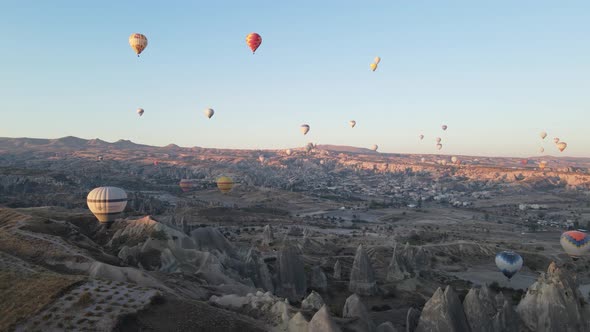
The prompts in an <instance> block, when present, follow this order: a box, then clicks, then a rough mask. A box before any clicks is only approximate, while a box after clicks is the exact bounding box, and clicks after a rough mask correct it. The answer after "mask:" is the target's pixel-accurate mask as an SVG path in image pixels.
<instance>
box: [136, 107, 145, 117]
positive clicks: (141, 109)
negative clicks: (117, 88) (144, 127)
mask: <svg viewBox="0 0 590 332" xmlns="http://www.w3.org/2000/svg"><path fill="white" fill-rule="evenodd" d="M143 112H144V110H143V108H138V109H137V114H139V116H142V115H143Z"/></svg>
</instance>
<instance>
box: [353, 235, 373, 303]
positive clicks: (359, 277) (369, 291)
mask: <svg viewBox="0 0 590 332" xmlns="http://www.w3.org/2000/svg"><path fill="white" fill-rule="evenodd" d="M348 290H349V291H351V292H353V293H357V294H360V295H374V294H377V292H378V291H379V289H378V288H377V283H376V281H375V272H374V271H373V267H372V266H371V261H370V260H369V256H367V253H366V252H365V249H364V248H363V246H362V245H359V246H358V248H357V250H356V255H355V256H354V262H353V263H352V269H351V271H350V282H349V284H348Z"/></svg>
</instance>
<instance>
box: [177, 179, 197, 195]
mask: <svg viewBox="0 0 590 332" xmlns="http://www.w3.org/2000/svg"><path fill="white" fill-rule="evenodd" d="M179 185H180V189H181V190H182V191H183V192H185V193H186V192H189V191H191V190H193V187H194V186H195V182H194V181H193V180H190V179H182V180H180V184H179Z"/></svg>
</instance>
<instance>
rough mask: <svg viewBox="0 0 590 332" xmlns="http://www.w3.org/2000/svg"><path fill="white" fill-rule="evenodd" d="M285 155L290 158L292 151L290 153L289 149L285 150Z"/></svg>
mask: <svg viewBox="0 0 590 332" xmlns="http://www.w3.org/2000/svg"><path fill="white" fill-rule="evenodd" d="M285 154H286V155H287V156H290V155H291V154H293V151H291V149H287V150H285Z"/></svg>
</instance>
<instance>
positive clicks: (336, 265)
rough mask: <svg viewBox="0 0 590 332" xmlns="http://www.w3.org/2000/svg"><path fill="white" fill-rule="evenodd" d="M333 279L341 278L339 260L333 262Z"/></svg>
mask: <svg viewBox="0 0 590 332" xmlns="http://www.w3.org/2000/svg"><path fill="white" fill-rule="evenodd" d="M333 277H334V279H336V280H340V278H342V264H340V260H339V259H338V260H336V263H334V275H333Z"/></svg>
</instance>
